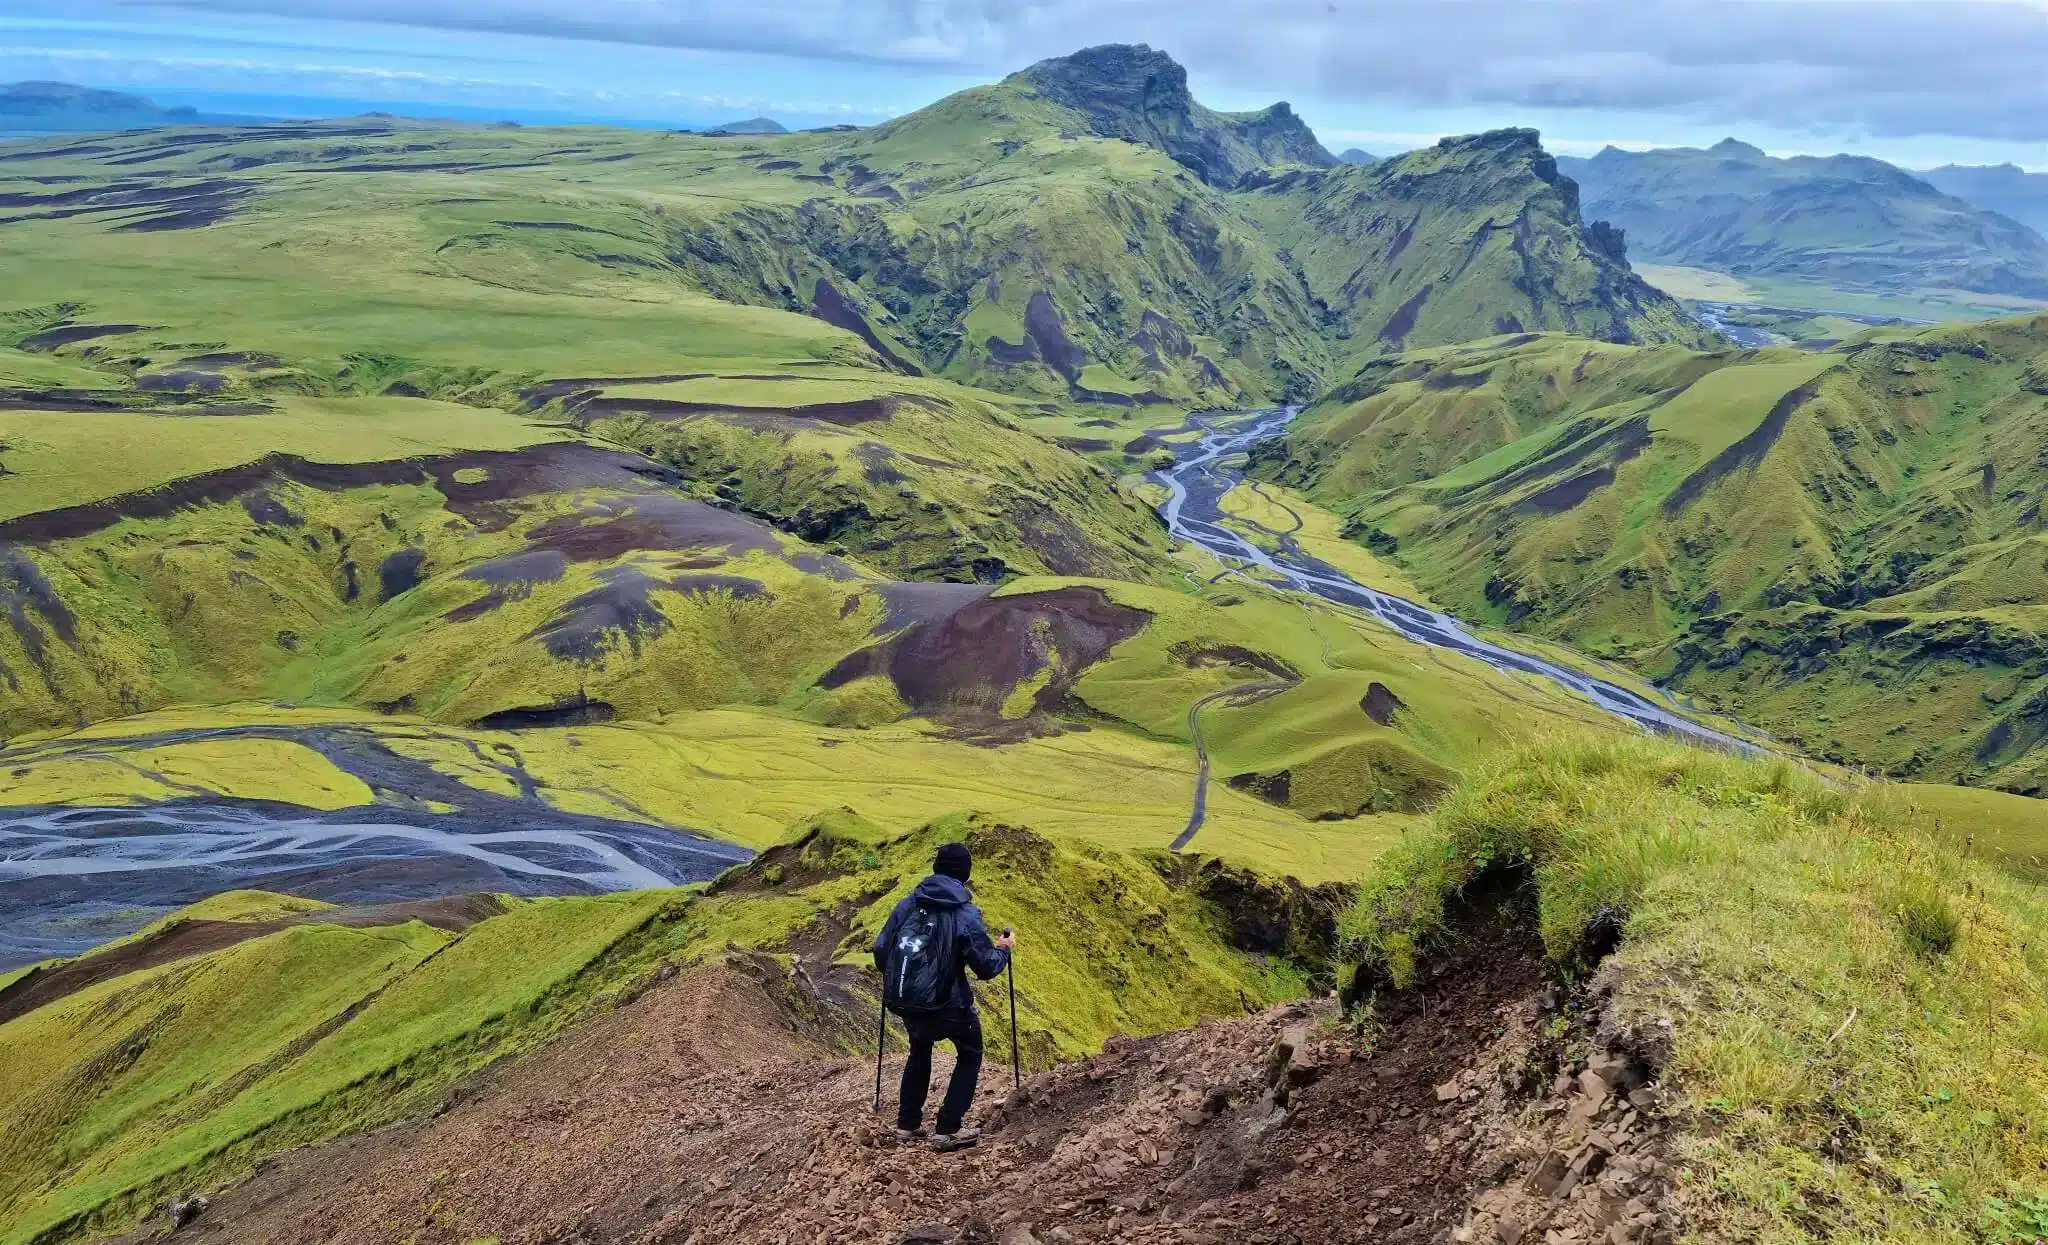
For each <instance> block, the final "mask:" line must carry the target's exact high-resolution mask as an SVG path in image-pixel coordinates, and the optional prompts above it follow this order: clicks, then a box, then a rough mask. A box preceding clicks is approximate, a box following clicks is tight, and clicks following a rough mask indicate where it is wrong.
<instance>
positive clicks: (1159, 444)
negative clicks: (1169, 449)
mask: <svg viewBox="0 0 2048 1245" xmlns="http://www.w3.org/2000/svg"><path fill="white" fill-rule="evenodd" d="M1165 448H1166V442H1164V441H1161V440H1160V439H1159V438H1158V437H1155V436H1153V435H1152V434H1151V433H1149V432H1148V433H1144V434H1143V435H1141V436H1137V437H1133V438H1132V439H1130V440H1129V441H1126V442H1124V453H1126V454H1150V453H1151V452H1152V451H1153V450H1163V449H1165Z"/></svg>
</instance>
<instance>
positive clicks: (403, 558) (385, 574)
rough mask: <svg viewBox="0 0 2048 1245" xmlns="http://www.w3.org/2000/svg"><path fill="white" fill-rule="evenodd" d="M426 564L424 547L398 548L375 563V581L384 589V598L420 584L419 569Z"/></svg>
mask: <svg viewBox="0 0 2048 1245" xmlns="http://www.w3.org/2000/svg"><path fill="white" fill-rule="evenodd" d="M426 564H427V551H426V550H424V549H400V550H399V551H398V552H396V553H393V554H390V555H388V556H386V557H385V559H384V560H383V561H382V562H379V563H378V564H377V583H378V585H379V587H381V588H382V589H383V591H384V599H385V600H386V601H389V600H391V599H392V598H393V597H396V596H398V595H400V594H401V593H406V592H410V591H412V590H413V589H414V588H417V587H419V586H420V579H421V575H420V571H421V569H422V568H424V567H425V566H426Z"/></svg>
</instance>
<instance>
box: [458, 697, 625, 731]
mask: <svg viewBox="0 0 2048 1245" xmlns="http://www.w3.org/2000/svg"><path fill="white" fill-rule="evenodd" d="M618 716H619V714H618V711H617V710H616V709H613V708H612V707H611V706H610V705H608V704H605V703H604V702H603V701H601V700H586V699H585V698H584V696H583V694H582V693H581V692H578V693H576V694H575V695H574V696H571V697H569V698H567V699H566V700H558V701H556V702H555V703H554V704H551V705H538V706H534V707H531V708H526V709H500V710H499V711H498V712H496V713H487V714H485V715H484V716H483V717H480V718H478V719H476V720H475V721H474V722H471V723H470V725H471V726H474V727H477V728H478V729H480V730H487V731H523V730H533V729H536V728H540V727H552V726H594V725H596V724H598V723H601V722H610V721H612V720H613V719H615V718H617V717H618Z"/></svg>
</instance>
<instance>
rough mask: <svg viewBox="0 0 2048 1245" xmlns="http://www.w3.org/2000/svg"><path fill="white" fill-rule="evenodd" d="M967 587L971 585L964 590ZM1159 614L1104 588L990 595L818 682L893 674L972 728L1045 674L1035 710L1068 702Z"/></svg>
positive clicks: (930, 709)
mask: <svg viewBox="0 0 2048 1245" xmlns="http://www.w3.org/2000/svg"><path fill="white" fill-rule="evenodd" d="M963 595H964V594H963ZM1149 619H1150V616H1149V615H1148V614H1146V613H1145V612H1144V611H1143V610H1137V609H1132V608H1130V607H1129V606H1124V605H1118V604H1116V603H1115V602H1113V601H1111V600H1110V599H1109V597H1108V595H1107V594H1106V593H1104V592H1103V591H1102V590H1101V589H1100V588H1082V587H1074V588H1056V589H1053V590H1052V591H1050V592H1034V593H1027V594H1023V595H1019V596H1011V597H981V598H979V599H975V600H971V601H968V602H966V603H965V604H964V605H961V606H960V607H959V608H957V609H953V610H951V611H950V612H947V613H945V614H943V615H942V616H940V617H937V618H935V619H933V620H932V621H929V622H919V623H916V624H914V625H912V626H911V627H910V628H909V629H907V630H905V631H903V632H902V633H900V634H899V635H897V636H895V637H893V638H891V639H890V640H888V641H886V642H884V643H882V644H878V645H874V646H872V647H870V648H864V649H861V650H859V651H858V652H855V653H851V654H848V655H847V656H846V658H845V659H843V660H842V661H840V663H839V664H838V665H836V666H834V667H833V668H832V669H831V670H829V671H827V672H826V674H825V676H824V677H823V678H822V679H820V680H819V681H818V685H819V686H820V687H826V688H834V687H841V686H844V685H845V684H847V683H850V682H852V681H853V680H855V679H857V678H861V677H862V676H864V675H870V674H886V675H887V676H888V677H889V678H890V680H891V681H892V682H894V683H895V685H896V690H897V692H898V693H899V694H900V695H901V696H902V697H903V700H904V703H905V704H907V705H909V706H911V707H912V708H913V709H915V710H916V711H917V712H919V713H923V714H926V715H928V716H931V717H934V718H938V719H940V720H945V721H951V722H954V723H955V724H957V725H960V726H963V727H966V728H969V729H984V730H991V729H992V730H1000V729H1001V728H1003V727H1004V726H1005V719H1004V718H1003V717H1002V711H1003V707H1004V702H1005V701H1006V700H1007V699H1008V698H1009V696H1010V694H1011V693H1012V692H1013V691H1015V690H1016V688H1017V687H1018V686H1019V685H1020V684H1023V683H1024V682H1025V681H1026V680H1028V679H1030V678H1032V677H1033V676H1035V675H1039V674H1041V673H1045V681H1044V683H1043V684H1042V686H1040V687H1039V689H1038V691H1037V692H1036V693H1035V694H1034V695H1033V698H1032V707H1033V711H1034V712H1055V711H1057V710H1059V709H1060V708H1061V706H1062V705H1063V704H1064V702H1065V701H1066V698H1067V696H1068V694H1069V693H1070V692H1071V691H1072V690H1073V686H1074V683H1075V682H1076V681H1077V680H1078V679H1079V678H1080V677H1081V675H1082V673H1083V672H1085V671H1086V670H1087V669H1088V667H1089V666H1092V665H1094V664H1095V663H1096V662H1097V661H1100V660H1101V659H1102V658H1103V657H1105V656H1107V655H1108V654H1109V651H1110V650H1111V649H1112V648H1115V647H1116V646H1117V645H1118V644H1119V643H1121V642H1122V641H1124V640H1127V639H1129V638H1130V637H1132V636H1134V635H1136V634H1137V633H1138V632H1139V631H1141V630H1143V629H1144V626H1145V623H1146V622H1147V621H1149Z"/></svg>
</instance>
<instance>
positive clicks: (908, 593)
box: [873, 580, 995, 635]
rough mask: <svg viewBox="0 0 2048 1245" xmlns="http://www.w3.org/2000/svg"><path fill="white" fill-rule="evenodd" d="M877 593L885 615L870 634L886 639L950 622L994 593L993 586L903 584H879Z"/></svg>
mask: <svg viewBox="0 0 2048 1245" xmlns="http://www.w3.org/2000/svg"><path fill="white" fill-rule="evenodd" d="M878 591H879V592H880V593H881V594H882V602H883V604H884V605H886V606H887V607H888V612H887V613H885V614H884V615H883V616H882V621H881V622H878V623H876V624H875V629H874V632H873V634H875V635H887V634H889V633H891V632H894V631H901V630H902V629H903V628H905V627H913V626H927V625H930V624H932V623H937V622H940V621H943V620H944V619H947V618H951V617H952V616H953V615H955V614H957V613H959V612H960V611H961V610H963V609H966V608H967V607H968V606H969V605H972V604H973V603H974V602H976V601H979V600H981V599H982V598H983V597H985V596H987V595H988V594H989V593H991V592H994V591H995V585H993V584H942V583H924V582H922V581H918V580H902V581H898V582H893V583H886V584H882V585H881V586H880V588H879V589H878Z"/></svg>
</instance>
